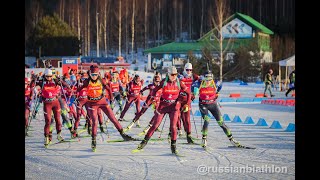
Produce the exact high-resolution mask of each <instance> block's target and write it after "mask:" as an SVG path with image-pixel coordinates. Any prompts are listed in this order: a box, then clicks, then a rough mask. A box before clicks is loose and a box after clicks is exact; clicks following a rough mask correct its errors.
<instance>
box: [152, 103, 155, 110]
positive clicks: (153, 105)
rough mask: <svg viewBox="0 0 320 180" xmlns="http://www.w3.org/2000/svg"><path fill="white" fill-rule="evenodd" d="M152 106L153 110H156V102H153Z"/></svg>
mask: <svg viewBox="0 0 320 180" xmlns="http://www.w3.org/2000/svg"><path fill="white" fill-rule="evenodd" d="M151 108H152V109H153V110H156V102H153V103H152V104H151Z"/></svg>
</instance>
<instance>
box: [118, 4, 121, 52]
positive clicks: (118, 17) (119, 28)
mask: <svg viewBox="0 0 320 180" xmlns="http://www.w3.org/2000/svg"><path fill="white" fill-rule="evenodd" d="M118 18H119V37H118V38H119V56H121V20H122V17H121V0H119V16H118Z"/></svg>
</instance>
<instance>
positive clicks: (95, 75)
mask: <svg viewBox="0 0 320 180" xmlns="http://www.w3.org/2000/svg"><path fill="white" fill-rule="evenodd" d="M90 75H91V76H98V74H90Z"/></svg>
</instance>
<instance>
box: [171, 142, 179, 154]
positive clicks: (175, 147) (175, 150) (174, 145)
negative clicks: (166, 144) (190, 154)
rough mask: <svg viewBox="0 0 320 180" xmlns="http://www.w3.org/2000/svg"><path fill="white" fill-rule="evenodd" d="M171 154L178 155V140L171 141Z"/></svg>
mask: <svg viewBox="0 0 320 180" xmlns="http://www.w3.org/2000/svg"><path fill="white" fill-rule="evenodd" d="M171 152H172V154H177V153H178V151H177V146H176V140H171Z"/></svg>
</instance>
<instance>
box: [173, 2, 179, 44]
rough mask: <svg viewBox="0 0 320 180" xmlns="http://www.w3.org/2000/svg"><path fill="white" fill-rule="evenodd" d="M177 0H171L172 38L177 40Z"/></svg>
mask: <svg viewBox="0 0 320 180" xmlns="http://www.w3.org/2000/svg"><path fill="white" fill-rule="evenodd" d="M177 9H178V8H177V0H173V11H174V25H173V26H174V40H177V34H178V31H177Z"/></svg>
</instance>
